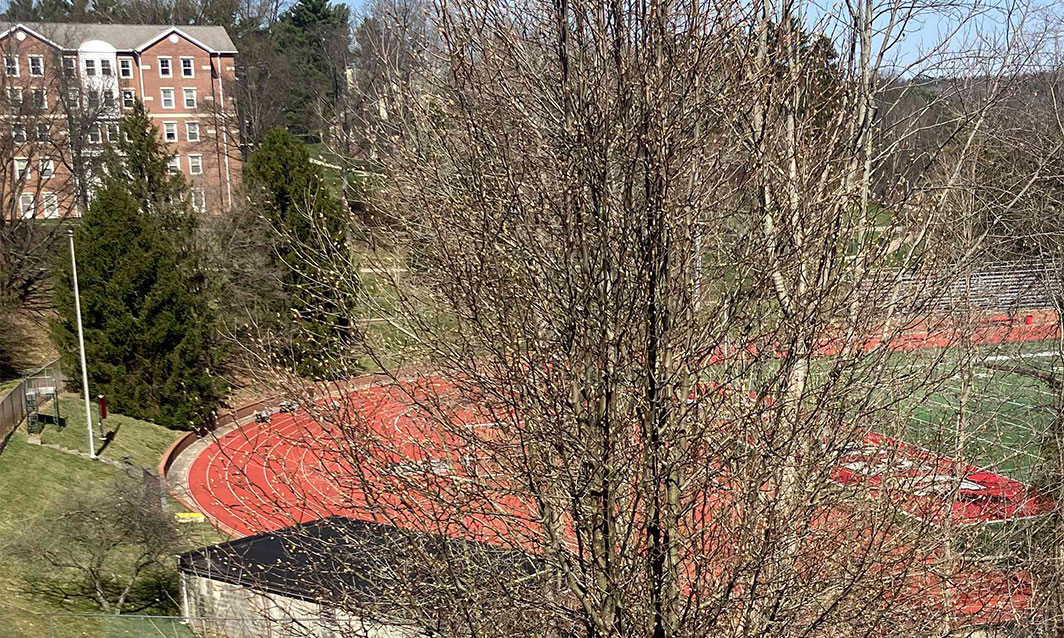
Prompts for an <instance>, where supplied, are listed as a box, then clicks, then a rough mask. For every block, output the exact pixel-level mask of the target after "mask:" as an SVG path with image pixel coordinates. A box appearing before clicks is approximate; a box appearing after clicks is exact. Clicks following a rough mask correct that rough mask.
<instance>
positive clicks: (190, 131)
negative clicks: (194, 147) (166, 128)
mask: <svg viewBox="0 0 1064 638" xmlns="http://www.w3.org/2000/svg"><path fill="white" fill-rule="evenodd" d="M185 139H187V140H188V141H190V142H198V141H199V122H185Z"/></svg>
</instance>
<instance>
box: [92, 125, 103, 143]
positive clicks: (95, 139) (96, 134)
mask: <svg viewBox="0 0 1064 638" xmlns="http://www.w3.org/2000/svg"><path fill="white" fill-rule="evenodd" d="M102 139H103V138H102V137H101V135H100V125H99V124H94V125H93V126H90V127H89V144H99V143H100V142H101V141H102Z"/></svg>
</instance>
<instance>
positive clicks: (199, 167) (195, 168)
mask: <svg viewBox="0 0 1064 638" xmlns="http://www.w3.org/2000/svg"><path fill="white" fill-rule="evenodd" d="M188 174H189V175H202V174H203V156H202V155H189V156H188Z"/></svg>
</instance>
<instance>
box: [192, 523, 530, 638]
mask: <svg viewBox="0 0 1064 638" xmlns="http://www.w3.org/2000/svg"><path fill="white" fill-rule="evenodd" d="M455 559H458V560H455ZM442 561H446V563H447V564H449V565H455V564H460V565H464V566H466V567H465V569H467V570H468V572H469V573H468V574H463V576H462V578H463V581H465V580H466V579H467V577H468V578H469V579H470V580H477V579H480V580H481V582H487V581H491V580H498V578H505V577H506V576H507V574H508V573H509V574H510V575H514V574H516V575H519V576H530V575H532V574H535V573H536V565H535V561H534V560H533V559H531V558H530V557H529V556H528V555H526V554H523V553H521V552H517V551H513V550H506V549H503V548H498V547H493V546H489V545H485V544H483V543H477V542H473V541H467V540H461V539H455V538H447V537H442V536H436V535H433V534H426V533H422V532H414V531H410V530H405V529H399V528H397V527H394V526H392V525H386V524H382V523H373V522H367V521H361V520H355V519H352V518H347V517H343V516H331V517H328V518H323V519H319V520H316V521H313V522H310V523H305V524H302V525H296V526H293V527H287V528H284V529H281V530H277V531H273V532H266V533H262V534H257V535H255V536H247V537H245V538H241V539H238V540H234V541H230V542H227V543H221V544H218V545H212V546H210V547H205V548H202V549H199V550H195V551H191V552H187V553H185V554H181V555H180V556H179V560H178V572H179V577H180V595H181V607H182V609H181V611H182V616H184V617H185V618H186V620H187V621H188V622H189V623H190V624H191V625H192V626H193V628H194V629H196V630H197V631H199V632H200V633H202V634H205V635H211V636H226V637H228V638H262V637H265V636H270V637H271V638H272V637H282V636H283V637H286V638H287V637H293V638H294V637H301V638H302V637H310V636H314V637H315V638H341V637H345V638H346V637H347V636H359V637H365V638H413V637H415V636H428V635H433V634H434V632H433V631H432V624H433V622H432V619H429V618H426V617H424V616H422V617H420V618H419V617H416V616H417V614H416V613H411V612H412V610H416V609H425V608H431V607H433V605H431V604H429V605H425V604H424V603H425V601H426V600H427V598H426V597H431V596H432V593H431V592H433V591H436V592H439V591H441V588H446V587H447V583H445V582H443V581H442V580H441V579H440V578H439V577H438V575H437V574H436V573H435V571H436V567H435V566H436V565H440V564H443V562H442ZM404 599H407V600H410V601H411V602H412V604H410V605H404V604H402V601H403V600H404Z"/></svg>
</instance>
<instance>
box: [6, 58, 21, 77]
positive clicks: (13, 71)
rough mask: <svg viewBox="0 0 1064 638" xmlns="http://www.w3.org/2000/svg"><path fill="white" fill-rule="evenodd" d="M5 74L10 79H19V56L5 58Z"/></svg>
mask: <svg viewBox="0 0 1064 638" xmlns="http://www.w3.org/2000/svg"><path fill="white" fill-rule="evenodd" d="M4 72H5V73H6V74H7V77H9V78H17V77H18V56H17V55H5V56H4Z"/></svg>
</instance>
